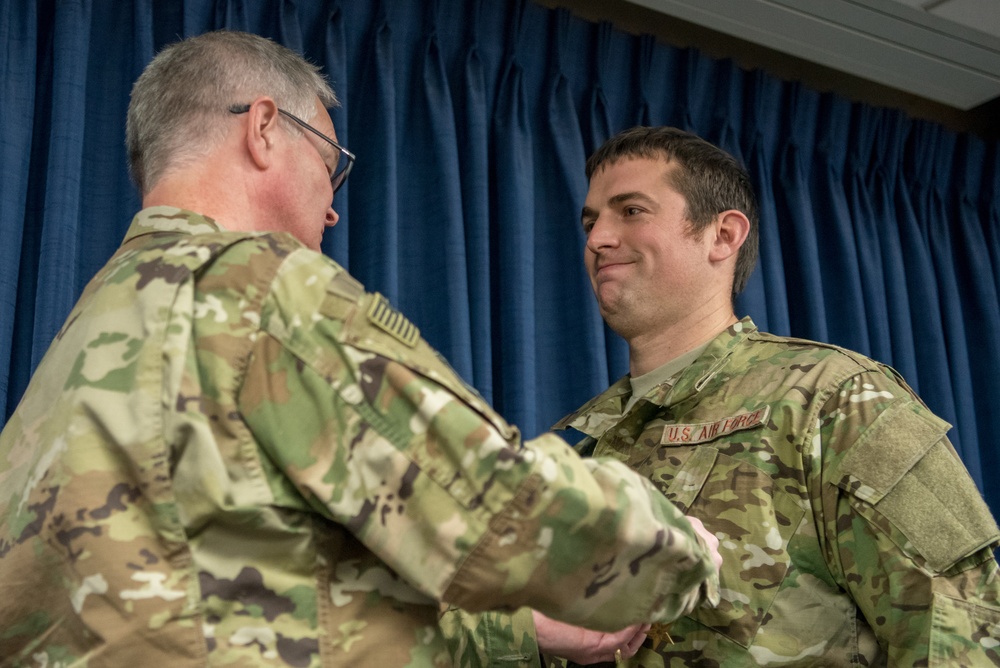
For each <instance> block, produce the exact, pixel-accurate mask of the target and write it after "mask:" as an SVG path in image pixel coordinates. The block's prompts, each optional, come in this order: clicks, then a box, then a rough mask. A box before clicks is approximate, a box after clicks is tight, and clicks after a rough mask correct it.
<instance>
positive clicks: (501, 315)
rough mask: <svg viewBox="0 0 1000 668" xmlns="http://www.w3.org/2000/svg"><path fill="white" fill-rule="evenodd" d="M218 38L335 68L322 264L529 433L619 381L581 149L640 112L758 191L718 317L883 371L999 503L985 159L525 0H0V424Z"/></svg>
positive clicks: (991, 216)
mask: <svg viewBox="0 0 1000 668" xmlns="http://www.w3.org/2000/svg"><path fill="white" fill-rule="evenodd" d="M222 27H229V28H234V29H242V30H249V31H253V32H257V33H259V34H262V35H265V36H268V37H271V38H273V39H275V40H277V41H279V42H281V43H283V44H286V45H288V46H289V47H291V48H293V49H296V50H298V51H300V52H302V53H303V54H304V55H306V57H308V58H309V59H310V60H312V61H313V62H316V63H317V64H319V65H321V66H322V67H323V68H324V70H325V71H326V72H327V73H328V75H329V77H330V79H331V81H332V83H333V84H334V88H335V89H336V91H337V94H338V97H339V98H340V99H341V101H342V106H340V107H338V108H335V109H333V110H332V118H333V121H334V125H335V127H336V130H337V134H338V137H339V139H340V140H341V143H343V144H344V145H345V146H347V147H348V148H350V149H351V150H352V151H354V152H355V153H356V154H357V156H358V159H357V163H356V165H355V171H354V173H353V174H352V176H351V179H350V180H349V181H348V183H347V186H346V187H345V188H343V189H342V190H341V191H340V192H339V193H338V194H337V199H336V202H335V207H336V209H337V210H338V212H339V213H340V216H341V218H340V223H339V224H338V225H337V227H335V228H334V229H333V230H330V231H328V232H327V234H326V237H325V239H324V243H323V249H324V251H325V252H326V253H327V254H329V255H330V256H331V257H333V258H334V259H336V260H337V261H338V262H341V263H342V264H344V265H345V266H347V267H348V268H349V269H350V270H351V272H352V273H353V274H354V275H355V276H357V277H358V278H359V279H360V280H362V281H363V282H364V283H365V284H366V286H367V287H368V288H369V289H370V290H375V291H379V292H382V293H383V294H385V295H386V296H388V297H389V298H390V299H392V300H393V301H394V302H395V303H396V304H397V305H399V307H400V308H401V309H402V310H403V311H405V312H406V313H407V314H408V315H409V316H410V318H411V319H412V320H413V321H414V322H415V324H416V325H417V326H418V327H420V329H421V331H422V332H423V333H424V335H425V336H426V337H427V338H428V340H430V342H431V343H432V344H434V345H435V346H436V347H438V348H439V349H440V350H441V352H442V353H443V354H444V355H445V356H446V357H447V358H448V359H449V360H450V361H451V362H452V364H453V366H454V367H455V368H456V370H457V371H458V372H459V373H460V374H461V375H462V376H463V377H464V378H466V379H467V380H468V381H469V382H470V383H471V384H472V385H474V386H475V387H476V388H477V389H479V391H480V392H481V393H482V394H483V396H484V397H485V398H486V399H487V400H489V401H491V402H492V403H494V404H495V405H496V406H497V407H498V408H499V409H500V410H501V411H502V412H503V413H504V414H505V415H506V416H507V417H508V418H509V419H510V420H511V421H512V422H515V423H516V424H518V425H519V426H520V427H521V429H522V430H523V432H524V433H525V434H526V435H528V436H531V435H534V434H537V433H539V432H540V431H542V430H544V429H545V428H546V427H547V426H548V425H549V424H551V423H552V422H554V421H555V420H556V419H558V418H559V417H561V416H562V415H563V414H564V413H566V412H568V411H570V410H572V409H573V408H575V407H576V406H577V405H579V404H580V403H582V402H583V401H585V400H586V399H588V398H589V397H590V396H592V395H594V394H596V393H597V392H599V391H601V390H603V389H604V388H605V387H606V386H607V385H608V383H609V382H612V381H614V380H615V379H616V378H618V377H619V376H620V375H622V374H623V373H625V372H626V370H627V360H628V351H627V347H626V346H625V344H624V342H623V341H622V340H621V339H620V338H618V337H617V336H615V335H614V334H613V333H611V332H610V331H609V330H608V329H607V328H606V327H605V326H604V324H603V322H602V321H601V318H600V315H599V313H598V310H597V307H596V305H595V303H594V300H593V298H592V296H591V295H590V284H589V280H588V279H587V275H586V272H585V271H584V268H583V265H582V255H583V253H582V250H583V244H584V238H583V234H582V231H581V229H580V221H579V217H580V208H581V206H582V204H583V200H584V198H585V196H586V192H587V182H586V179H585V178H584V175H583V163H584V160H585V158H586V156H587V155H589V153H590V152H591V151H593V150H594V148H596V147H597V146H598V145H599V144H600V143H601V142H603V141H604V140H605V139H606V138H607V137H608V136H610V135H611V134H612V133H615V132H617V131H619V130H622V129H625V128H627V127H630V126H632V125H634V124H636V123H644V124H654V125H659V124H669V125H676V126H679V127H682V128H685V129H688V130H692V131H694V132H697V133H699V134H701V135H703V136H705V137H706V138H708V139H710V140H712V141H714V142H716V143H718V144H720V145H721V146H723V147H724V148H726V149H727V150H729V151H730V152H732V153H733V154H734V155H735V156H737V157H738V158H739V159H741V160H742V161H744V162H745V163H746V165H747V166H748V168H749V170H750V172H751V176H752V178H753V181H754V184H755V186H756V187H757V189H758V193H759V196H760V201H761V214H762V215H761V242H760V243H761V257H760V262H759V264H758V267H757V269H756V271H755V273H754V275H753V276H752V277H751V279H750V283H749V285H748V287H747V290H746V292H745V293H744V294H743V295H741V296H740V297H739V298H738V300H737V310H738V312H739V313H740V314H741V315H742V314H744V313H748V314H750V315H752V316H753V317H754V319H755V320H756V321H757V323H758V324H759V325H760V326H761V327H762V328H763V329H766V330H769V331H772V332H775V333H777V334H791V335H797V336H804V337H809V338H817V339H821V340H824V341H829V342H832V343H836V344H839V345H843V346H846V347H849V348H853V349H855V350H858V351H860V352H863V353H866V354H869V355H871V356H873V357H875V358H876V359H879V360H881V361H884V362H886V363H889V364H891V365H893V366H894V367H895V368H896V369H897V370H898V371H900V372H901V373H902V374H903V375H904V376H905V377H906V379H907V380H908V382H909V383H910V384H911V385H912V386H913V387H914V388H915V389H917V390H918V391H919V393H920V395H921V396H922V398H923V399H924V400H925V401H926V402H927V404H928V405H929V406H930V407H931V408H932V409H933V410H934V411H935V412H936V413H937V414H939V415H940V416H941V417H942V418H944V419H946V420H948V421H949V422H951V423H952V424H953V425H954V429H953V430H952V431H951V433H950V435H951V437H952V440H953V441H954V443H955V445H956V448H957V450H958V451H959V453H960V455H961V456H962V458H963V460H964V461H965V462H966V464H967V465H968V467H969V469H970V471H971V473H972V476H973V478H974V479H975V480H976V482H977V483H978V484H979V485H980V486H981V488H982V489H983V490H984V493H985V495H986V497H987V500H988V501H989V502H990V504H991V505H992V507H993V508H994V509H996V510H1000V489H998V488H997V487H996V486H995V485H994V484H993V483H992V481H994V480H996V479H997V474H998V473H1000V446H998V443H997V438H996V436H995V434H996V433H997V432H998V428H1000V417H998V415H1000V413H998V411H996V410H995V406H997V405H998V404H1000V387H998V383H997V378H1000V297H998V294H1000V152H998V147H997V144H996V143H995V142H984V141H982V140H980V139H978V138H976V137H972V136H966V135H959V134H956V133H953V132H951V131H949V130H947V129H945V128H942V127H940V126H938V125H936V124H933V123H929V122H927V121H918V120H914V119H911V118H908V117H907V116H906V115H905V114H903V113H901V112H897V111H892V110H887V109H880V108H876V107H872V106H868V105H863V104H859V103H855V102H851V101H849V100H846V99H844V98H841V97H839V96H836V95H833V94H830V93H819V92H817V91H813V90H809V89H807V88H805V87H803V86H801V85H799V84H794V83H789V82H785V81H781V80H778V79H775V78H773V77H770V76H768V75H767V74H765V73H763V72H760V71H753V72H748V71H745V70H742V69H740V68H739V67H737V66H736V65H734V64H733V63H731V62H729V61H720V60H714V59H712V58H709V57H706V56H705V55H703V54H701V53H700V52H698V51H697V50H695V49H676V48H671V47H668V46H665V45H663V44H662V43H659V42H657V41H656V40H655V39H654V38H652V37H650V36H648V35H647V36H633V35H629V34H626V33H624V32H621V31H619V30H616V29H614V28H613V27H612V26H610V25H609V24H592V23H588V22H586V21H583V20H582V19H580V18H577V17H574V16H572V15H571V14H569V13H568V12H567V11H566V10H550V9H546V8H543V7H541V6H539V5H536V4H534V3H532V2H530V1H529V0H497V1H493V0H489V1H487V0H472V1H469V0H420V1H415V0H368V1H367V2H344V1H343V0H294V1H293V0H280V1H273V0H184V1H183V2H180V1H179V2H156V1H155V0H99V1H96V0H76V1H73V2H70V1H68V0H39V1H38V2H9V3H2V5H0V40H2V44H3V45H4V46H3V48H2V49H0V77H2V79H0V82H2V83H0V86H2V93H3V96H2V103H0V126H2V127H3V128H4V132H3V133H2V134H0V160H2V166H3V174H4V176H3V179H0V225H2V230H0V233H2V236H0V238H2V239H3V243H0V405H2V406H3V408H4V411H3V415H2V419H3V420H4V421H6V419H7V417H8V416H9V415H10V413H11V412H12V411H13V409H14V407H15V405H16V403H17V401H18V399H19V398H20V396H21V394H22V393H23V391H24V388H25V386H26V385H27V382H28V379H29V377H30V373H31V370H32V369H33V368H34V366H35V365H36V364H37V363H38V361H39V359H40V357H41V355H42V354H43V353H44V351H45V349H46V348H47V346H48V344H49V342H50V341H51V339H52V337H53V335H54V334H55V332H56V331H57V330H58V328H59V327H60V325H61V324H62V321H63V319H64V318H65V316H66V313H67V312H68V311H69V309H70V308H71V306H72V303H73V301H74V300H75V299H76V298H77V297H78V296H79V294H80V292H81V290H82V289H83V286H84V285H85V283H86V281H87V280H88V279H89V277H90V276H91V275H92V274H93V273H94V272H95V271H96V270H97V269H98V268H99V267H100V266H101V264H103V263H104V261H105V260H106V259H107V258H108V257H109V256H110V255H111V253H112V252H113V251H114V249H115V248H116V247H117V245H118V243H119V242H120V240H121V237H122V235H123V234H124V231H125V229H126V227H127V225H128V222H129V220H130V218H131V216H132V215H133V213H134V212H135V211H136V210H137V208H138V207H139V199H138V197H137V196H136V194H135V192H134V191H133V189H132V187H131V185H130V183H129V181H128V175H127V170H126V166H125V151H124V147H123V132H124V118H125V110H126V107H127V105H128V95H129V90H130V87H131V84H132V82H133V81H134V80H135V78H136V77H137V76H138V75H139V73H140V72H141V71H142V68H143V67H144V66H145V65H146V63H148V62H149V60H150V58H152V56H153V54H154V53H155V52H156V51H157V50H158V49H159V48H161V47H162V46H164V45H165V44H166V43H168V42H171V41H173V40H175V39H177V38H178V37H183V36H189V35H195V34H199V33H202V32H205V31H207V30H212V29H217V28H222ZM227 102H230V101H220V105H224V104H225V103H227Z"/></svg>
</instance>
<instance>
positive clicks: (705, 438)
mask: <svg viewBox="0 0 1000 668" xmlns="http://www.w3.org/2000/svg"><path fill="white" fill-rule="evenodd" d="M630 396H631V386H630V383H629V379H628V378H627V377H626V378H623V379H621V380H620V381H618V382H617V383H615V384H614V385H612V386H611V387H610V388H609V389H608V390H606V391H605V392H603V393H602V394H601V395H599V396H598V397H596V398H594V399H593V400H591V401H590V402H588V403H587V404H586V405H584V406H583V407H582V408H581V409H579V410H578V411H576V412H575V413H573V414H572V415H570V416H568V417H567V418H565V419H563V420H562V421H561V422H560V423H559V424H558V425H556V427H557V428H567V427H573V428H575V429H577V430H579V431H581V432H583V433H585V434H586V435H587V436H586V438H584V440H583V441H581V442H580V444H579V445H578V449H579V450H580V451H581V452H582V453H583V454H585V455H586V454H592V455H596V456H610V457H614V458H616V459H618V460H619V461H621V462H623V463H625V464H627V465H628V466H630V467H631V468H633V469H635V470H636V471H638V472H640V473H641V474H643V475H644V476H646V477H648V478H649V479H650V480H652V481H653V483H654V484H655V485H656V486H657V487H658V488H659V489H660V490H661V491H662V492H663V493H664V494H665V495H666V496H667V497H668V498H670V499H671V500H673V502H674V503H676V504H677V505H678V507H679V508H680V509H681V510H683V511H684V512H686V513H688V514H690V515H692V516H694V517H698V518H700V519H701V520H702V521H703V522H704V524H705V527H706V528H707V529H708V530H709V531H712V532H713V533H715V535H716V536H718V537H719V539H720V553H721V554H722V557H723V565H722V570H721V572H720V590H721V595H722V600H721V602H720V603H719V605H718V606H717V607H715V608H710V607H706V606H702V607H699V608H697V609H695V610H694V611H693V612H691V613H690V614H688V615H686V616H684V617H681V618H680V619H678V620H677V621H676V622H674V623H673V624H672V625H671V626H670V627H669V629H667V633H666V634H664V633H655V634H650V637H648V638H647V639H646V642H645V643H644V645H643V646H642V647H641V648H640V650H639V652H638V653H637V654H636V655H635V657H633V658H632V659H627V660H625V661H623V662H622V663H621V665H627V666H631V667H633V668H636V667H640V666H641V667H643V668H660V667H663V666H674V667H676V666H693V667H698V668H743V667H745V666H782V667H786V666H822V667H823V668H836V667H839V666H868V667H874V666H892V667H898V668H902V667H903V666H930V667H931V668H933V667H935V666H940V667H943V666H948V667H949V668H959V667H961V666H970V667H971V666H976V667H978V666H995V665H1000V601H998V598H1000V576H998V569H997V563H996V561H995V560H994V558H993V555H992V553H991V551H990V547H991V546H995V545H996V544H997V541H998V538H1000V531H998V529H997V526H996V524H995V522H994V520H993V518H992V516H991V515H990V512H989V510H988V509H987V507H986V505H985V504H984V502H983V500H982V498H981V496H980V494H979V492H978V490H977V489H976V487H975V484H974V483H973V482H972V480H971V479H970V478H969V475H968V473H967V472H966V470H965V468H964V467H963V466H962V464H961V462H960V461H959V460H958V458H957V455H956V454H955V452H954V450H953V448H952V446H951V444H950V443H949V442H948V439H947V438H946V437H945V432H946V431H947V430H948V425H947V424H946V423H945V422H943V421H941V420H940V419H938V418H937V417H935V416H934V415H933V414H931V413H930V411H928V410H927V409H926V407H924V405H923V404H922V403H921V402H920V400H919V399H917V397H916V396H915V395H914V394H913V393H912V391H911V390H910V389H909V388H908V387H907V386H906V385H905V383H904V382H903V380H902V379H901V378H899V377H898V376H897V375H896V373H895V372H894V371H893V370H892V369H889V368H888V367H885V366H883V365H880V364H877V363H875V362H873V361H872V360H870V359H868V358H866V357H863V356H861V355H858V354H857V353H853V352H850V351H847V350H843V349H840V348H836V347H834V346H829V345H825V344H820V343H815V342H812V341H803V340H797V339H789V338H783V337H777V336H771V335H769V334H765V333H762V332H759V331H758V330H757V328H756V327H755V326H754V324H753V322H752V321H751V320H750V319H749V318H747V319H744V320H743V321H741V322H738V323H736V324H735V325H733V326H732V327H730V328H729V329H728V330H727V331H725V332H723V333H721V334H720V335H719V336H718V337H716V339H714V340H713V341H712V342H711V343H710V344H709V345H708V347H707V348H706V349H705V351H704V353H702V355H701V356H700V357H699V358H698V359H697V360H696V361H695V362H694V363H693V364H692V365H691V366H689V367H688V368H686V369H685V370H683V371H682V372H680V374H679V375H678V376H676V377H675V379H674V380H673V382H667V383H665V384H663V385H660V386H658V387H656V388H654V389H653V390H651V391H650V392H649V393H648V394H646V396H644V397H643V398H642V400H640V401H639V402H638V403H637V404H636V405H635V406H634V407H633V408H632V410H630V411H629V412H628V413H627V414H624V415H623V411H624V407H625V405H626V403H627V402H628V400H629V398H630ZM526 612H527V613H528V614H525V613H526ZM455 617H456V619H455V620H453V622H452V625H451V627H450V629H451V634H452V638H451V642H453V643H456V644H463V645H466V646H479V647H487V648H489V650H488V651H484V652H481V655H480V664H481V665H484V666H487V665H488V666H498V667H499V666H508V667H509V666H515V665H516V666H531V665H537V664H535V663H534V661H533V660H527V661H523V662H522V661H518V659H517V655H518V654H519V653H520V654H526V648H530V647H532V643H533V642H534V638H533V637H532V635H533V626H532V624H531V617H530V611H524V610H519V611H517V612H516V613H515V614H513V615H508V614H500V613H484V614H481V615H472V614H466V613H463V614H462V615H455ZM668 635H669V639H668V638H667V636H668ZM549 665H552V666H560V665H564V664H563V663H561V662H559V661H556V660H550V661H549Z"/></svg>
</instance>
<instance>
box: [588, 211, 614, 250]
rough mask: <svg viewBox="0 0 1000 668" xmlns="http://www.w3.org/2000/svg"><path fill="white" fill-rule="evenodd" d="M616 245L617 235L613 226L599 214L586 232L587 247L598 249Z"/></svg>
mask: <svg viewBox="0 0 1000 668" xmlns="http://www.w3.org/2000/svg"><path fill="white" fill-rule="evenodd" d="M617 245H618V235H617V234H616V233H615V231H614V226H613V225H611V224H610V222H609V221H608V220H607V218H606V217H604V216H599V217H598V218H597V220H595V221H594V223H593V225H591V227H590V231H589V232H588V233H587V248H589V249H590V250H592V251H598V250H600V249H602V248H612V247H614V246H617Z"/></svg>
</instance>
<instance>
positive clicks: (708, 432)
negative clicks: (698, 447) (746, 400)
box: [660, 406, 771, 445]
mask: <svg viewBox="0 0 1000 668" xmlns="http://www.w3.org/2000/svg"><path fill="white" fill-rule="evenodd" d="M770 415H771V407H770V406H761V407H760V408H757V409H755V410H752V411H748V412H746V413H739V414H738V415H734V416H732V417H726V418H722V419H721V420H716V421H715V422H696V423H694V424H670V425H667V426H666V427H664V428H663V436H662V437H660V443H661V444H662V445H691V444H694V443H706V442H708V441H714V440H715V439H717V438H722V437H723V436H726V435H728V434H732V433H733V432H734V431H742V430H744V429H752V428H754V427H756V426H758V425H761V424H764V423H765V422H767V418H768V416H770Z"/></svg>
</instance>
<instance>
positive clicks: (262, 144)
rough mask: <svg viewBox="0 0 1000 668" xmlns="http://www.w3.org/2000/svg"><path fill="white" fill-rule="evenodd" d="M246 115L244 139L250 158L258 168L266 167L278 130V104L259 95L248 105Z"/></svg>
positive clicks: (270, 158)
mask: <svg viewBox="0 0 1000 668" xmlns="http://www.w3.org/2000/svg"><path fill="white" fill-rule="evenodd" d="M247 116H248V118H247V127H246V136H245V140H246V146H247V151H248V152H249V153H250V159H251V160H253V162H254V164H255V165H257V167H258V168H259V169H267V168H268V167H269V166H270V165H271V161H272V159H273V153H272V149H273V148H274V143H275V140H276V136H275V135H276V133H277V131H278V121H279V116H280V114H279V113H278V105H277V104H275V102H274V100H272V99H271V98H269V97H259V98H257V99H256V100H254V101H253V104H251V105H250V111H248V112H247Z"/></svg>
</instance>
